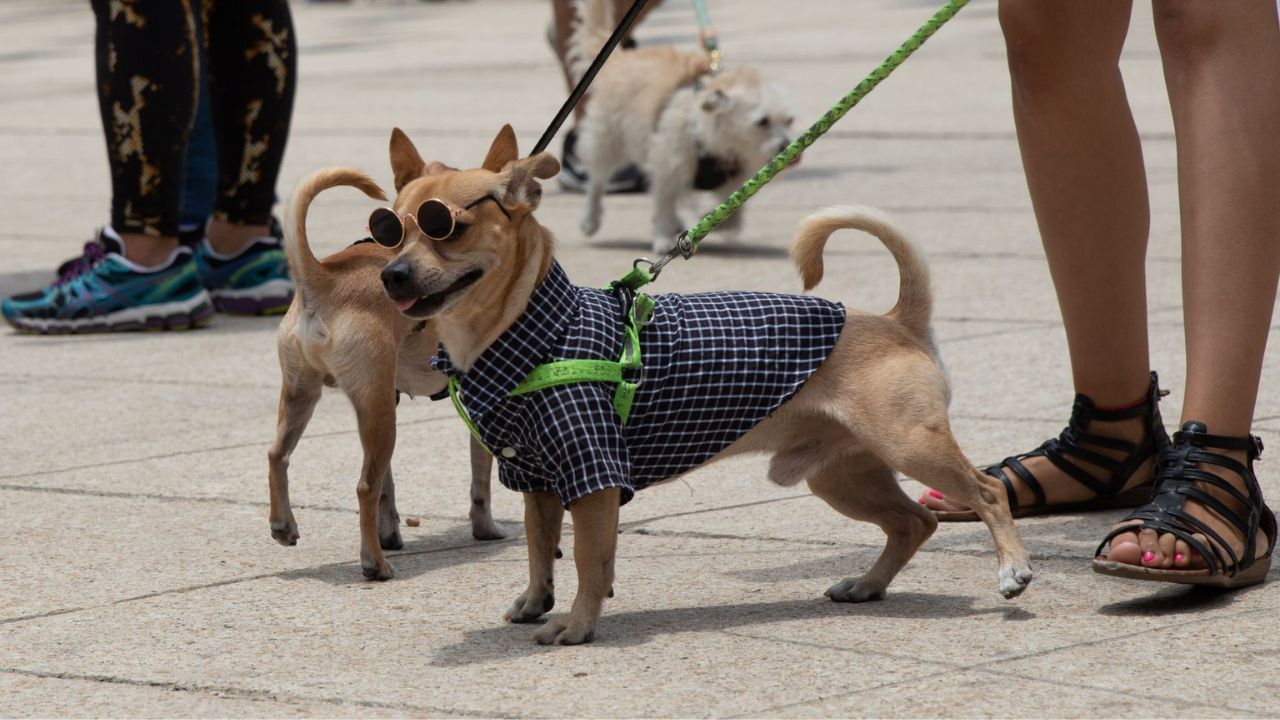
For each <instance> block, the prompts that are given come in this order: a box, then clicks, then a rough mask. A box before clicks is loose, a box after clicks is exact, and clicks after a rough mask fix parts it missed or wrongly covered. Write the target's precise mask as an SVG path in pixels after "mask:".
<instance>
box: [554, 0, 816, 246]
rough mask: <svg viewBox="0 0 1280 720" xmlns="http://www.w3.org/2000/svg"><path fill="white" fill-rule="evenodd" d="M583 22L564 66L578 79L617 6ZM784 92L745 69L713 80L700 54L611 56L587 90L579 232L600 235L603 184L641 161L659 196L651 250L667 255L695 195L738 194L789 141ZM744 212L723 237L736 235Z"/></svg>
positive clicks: (667, 50)
mask: <svg viewBox="0 0 1280 720" xmlns="http://www.w3.org/2000/svg"><path fill="white" fill-rule="evenodd" d="M576 6H577V10H578V14H579V17H580V18H581V22H580V23H579V25H578V27H577V29H576V30H575V31H574V33H573V35H572V36H571V37H570V40H569V44H570V46H569V52H568V61H569V65H570V71H571V72H572V74H573V75H574V77H575V78H578V77H581V76H582V73H583V72H585V71H586V69H587V67H588V66H589V65H590V63H591V59H592V58H593V57H594V56H595V53H596V52H597V51H598V50H599V48H600V47H601V46H603V45H604V41H605V39H606V38H607V37H608V35H609V32H610V31H611V30H612V29H613V25H614V18H613V3H612V2H610V1H609V0H580V1H579V2H578V3H576ZM792 121H793V116H792V113H791V109H790V104H789V102H788V99H787V97H786V95H785V93H784V92H783V91H782V90H781V89H780V88H778V87H777V86H775V85H772V84H769V83H766V82H764V81H763V80H762V79H761V77H760V74H759V72H757V71H756V70H755V69H753V68H749V67H734V68H727V69H723V70H721V71H720V72H717V73H712V72H711V68H710V63H709V61H708V59H707V57H706V56H705V54H704V53H702V52H692V53H686V52H680V51H677V50H676V49H675V48H672V47H667V46H656V47H642V48H637V49H635V50H627V51H624V52H619V53H616V54H615V55H613V57H612V58H610V60H609V62H608V63H606V64H605V66H604V68H603V69H602V70H601V71H600V74H599V76H598V77H596V79H595V82H594V83H593V84H592V86H591V93H590V95H589V96H588V101H587V106H586V111H585V114H584V116H583V118H582V122H581V124H580V125H579V127H578V137H579V140H578V155H579V157H581V158H582V161H583V165H584V166H585V168H586V170H587V174H588V176H589V178H590V179H589V183H588V187H587V206H586V209H585V211H584V213H583V216H582V224H581V227H582V232H583V233H585V234H586V235H588V236H590V235H594V234H595V232H596V231H597V230H599V229H600V219H601V215H602V214H603V208H602V206H601V199H602V196H603V194H604V184H605V181H606V180H607V179H608V178H609V177H610V176H611V175H612V174H613V173H614V171H616V170H618V169H619V168H621V167H623V166H625V165H627V164H628V163H636V164H638V165H640V166H641V167H642V168H644V170H645V172H646V173H647V174H648V176H649V182H650V187H651V192H652V194H653V249H654V251H655V252H661V251H664V250H666V249H668V248H670V247H671V245H672V243H673V241H674V240H675V238H676V236H677V235H678V234H679V233H680V232H681V231H682V230H684V229H685V227H686V226H685V225H684V224H683V223H682V222H681V221H680V218H679V217H678V215H677V212H676V209H677V206H678V204H679V202H680V200H681V199H682V198H684V197H686V196H688V195H691V194H692V193H693V192H694V191H696V190H717V189H721V188H724V189H732V188H735V187H736V186H738V185H740V184H741V183H742V182H743V181H745V180H746V179H747V178H748V177H750V176H751V175H752V174H753V173H755V172H756V171H757V170H759V169H760V167H761V166H763V165H764V164H765V163H766V162H768V160H769V158H771V157H773V156H774V155H775V154H776V153H778V151H780V150H782V148H784V147H786V145H787V144H788V143H789V142H790V141H791V138H790V128H791V124H792ZM741 219H742V210H741V209H740V210H738V212H737V213H735V214H734V215H733V216H732V217H731V218H730V219H729V221H727V222H726V223H724V224H723V225H721V226H720V227H721V229H723V230H726V231H728V232H729V234H730V236H731V237H733V236H736V235H737V234H738V232H739V228H740V223H741Z"/></svg>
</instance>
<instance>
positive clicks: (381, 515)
mask: <svg viewBox="0 0 1280 720" xmlns="http://www.w3.org/2000/svg"><path fill="white" fill-rule="evenodd" d="M378 545H379V546H381V547H382V549H383V550H399V549H400V548H402V547H404V539H403V538H401V537H400V511H399V510H397V509H396V481H395V478H393V477H391V466H390V465H388V466H387V475H386V477H384V478H382V497H380V498H379V499H378Z"/></svg>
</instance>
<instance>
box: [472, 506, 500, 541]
mask: <svg viewBox="0 0 1280 720" xmlns="http://www.w3.org/2000/svg"><path fill="white" fill-rule="evenodd" d="M506 536H507V534H506V533H505V532H503V530H502V528H501V527H499V526H498V523H496V522H494V521H493V515H490V514H489V513H488V512H476V511H475V510H474V508H473V509H472V513H471V537H473V538H475V539H476V540H501V539H503V538H505V537H506Z"/></svg>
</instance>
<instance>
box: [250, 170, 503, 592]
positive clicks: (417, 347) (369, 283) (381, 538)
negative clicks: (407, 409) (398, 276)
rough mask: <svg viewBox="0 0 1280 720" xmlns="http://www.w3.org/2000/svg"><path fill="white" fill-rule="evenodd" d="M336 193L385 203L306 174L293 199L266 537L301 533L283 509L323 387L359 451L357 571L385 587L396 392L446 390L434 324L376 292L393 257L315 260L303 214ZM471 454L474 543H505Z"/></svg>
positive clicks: (354, 178)
mask: <svg viewBox="0 0 1280 720" xmlns="http://www.w3.org/2000/svg"><path fill="white" fill-rule="evenodd" d="M339 186H351V187H355V188H358V189H359V190H360V191H361V192H363V193H364V194H366V195H368V196H369V197H371V198H375V199H379V200H385V199H386V196H385V195H384V194H383V192H382V190H381V189H380V188H379V187H378V186H377V185H376V184H375V183H374V182H373V180H371V179H370V178H369V177H368V176H367V175H365V174H364V173H362V172H360V171H358V170H353V169H350V168H341V167H340V168H330V169H325V170H319V171H316V172H314V173H312V174H311V175H310V176H308V177H307V178H306V179H305V180H303V181H302V182H301V183H299V184H298V187H297V189H296V190H295V191H294V194H293V200H292V203H291V212H290V213H289V215H288V218H289V220H290V223H289V226H288V228H287V232H286V233H285V252H286V253H287V255H288V258H289V269H290V270H291V271H292V273H293V279H294V281H295V283H296V284H297V292H296V294H295V296H294V299H293V304H292V305H291V306H290V307H289V311H288V312H287V313H286V314H285V316H284V318H283V319H282V320H281V322H280V327H279V330H278V331H277V333H276V342H277V348H278V351H279V358H280V370H281V373H282V375H283V383H282V385H281V388H280V414H279V420H278V422H277V424H276V441H275V444H274V445H273V446H272V447H271V450H270V452H269V453H268V456H267V457H268V460H269V463H270V465H269V470H270V472H269V477H270V488H271V514H270V523H271V536H272V537H274V538H275V539H276V540H277V541H278V542H279V543H280V544H281V545H296V544H297V542H298V537H299V535H298V523H297V521H296V520H294V517H293V509H292V508H291V507H290V504H289V476H288V468H289V456H290V455H291V454H292V453H293V449H294V448H295V447H296V446H297V444H298V439H299V438H301V437H302V433H303V431H304V430H306V427H307V422H308V421H309V420H310V419H311V413H312V411H313V410H314V409H315V406H316V403H317V402H318V401H319V400H320V391H321V387H322V386H325V385H327V386H329V387H338V388H341V389H342V391H343V392H344V393H346V395H347V398H348V399H349V400H350V401H351V404H352V405H353V406H354V407H355V411H356V420H357V422H358V423H359V426H360V443H361V445H363V447H364V465H363V468H362V469H361V472H360V480H359V483H358V484H357V485H356V495H357V497H358V498H359V501H360V566H361V569H362V571H363V572H364V575H365V577H367V578H369V579H372V580H387V579H389V578H391V577H392V575H393V570H392V568H391V565H390V564H389V563H388V562H387V560H386V558H385V557H383V554H382V550H383V549H384V548H385V549H388V550H398V549H400V548H401V547H403V545H404V543H403V541H402V540H401V538H400V515H399V514H398V513H397V511H396V500H395V498H396V496H395V482H394V480H393V479H392V477H391V454H392V451H393V450H394V449H395V443H396V399H397V391H399V392H402V393H405V394H407V395H410V396H415V397H416V396H422V395H432V394H434V393H437V392H440V391H441V390H443V389H444V387H445V377H444V376H443V375H442V374H440V373H438V372H435V371H434V370H432V369H431V367H430V365H429V361H430V359H431V356H432V355H433V354H434V353H435V351H436V346H437V345H438V342H439V341H438V339H437V337H436V333H435V328H434V327H433V324H432V323H428V322H423V321H418V320H410V319H409V318H406V317H405V316H404V315H401V314H400V313H398V312H396V309H395V307H393V306H392V305H391V303H389V302H387V297H386V294H385V293H383V291H382V287H381V283H380V282H379V280H378V274H379V273H380V272H381V271H382V268H383V266H384V265H386V264H387V262H388V261H389V260H390V259H391V258H392V257H393V256H394V255H395V251H394V250H390V249H387V248H384V247H382V246H380V245H378V244H377V243H373V242H364V243H357V244H355V245H352V246H350V247H347V248H345V249H343V250H341V251H339V252H337V253H334V254H333V255H330V256H329V257H327V258H325V259H324V260H318V259H316V257H315V255H314V254H312V252H311V246H310V245H309V244H308V242H307V230H306V221H307V209H308V208H309V207H310V206H311V202H312V200H314V199H315V197H316V195H318V194H319V193H320V192H321V191H323V190H326V189H328V188H332V187H339ZM471 445H472V447H471V509H470V518H471V534H472V535H473V536H474V537H475V538H476V539H477V540H495V539H498V538H501V537H504V535H503V533H502V531H501V530H499V529H498V526H497V524H495V523H494V521H493V511H492V509H491V507H490V502H489V482H490V480H489V478H490V469H491V466H492V463H493V460H492V457H491V456H490V455H489V454H488V453H487V452H485V450H484V448H483V447H482V446H480V445H479V444H478V443H476V442H475V441H474V440H472V443H471Z"/></svg>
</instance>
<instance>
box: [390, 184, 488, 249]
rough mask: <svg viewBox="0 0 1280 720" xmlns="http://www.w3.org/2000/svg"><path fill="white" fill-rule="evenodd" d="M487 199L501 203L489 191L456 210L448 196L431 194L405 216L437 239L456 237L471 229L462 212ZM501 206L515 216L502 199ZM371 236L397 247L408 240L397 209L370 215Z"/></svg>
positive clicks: (429, 235)
mask: <svg viewBox="0 0 1280 720" xmlns="http://www.w3.org/2000/svg"><path fill="white" fill-rule="evenodd" d="M485 200H493V201H494V202H495V203H498V201H497V198H495V197H493V196H492V195H485V196H484V197H481V198H479V199H477V200H475V201H473V202H471V203H468V204H467V205H464V206H463V207H462V209H461V210H454V209H453V208H452V207H450V206H449V204H448V203H446V202H445V201H444V200H441V199H440V198H431V199H430V200H424V201H423V202H422V204H421V205H419V206H418V212H416V213H413V214H412V215H405V217H412V218H413V221H414V222H415V223H417V225H418V229H419V230H421V231H422V234H423V235H426V236H427V237H428V238H430V239H432V240H435V241H436V242H440V241H443V240H452V239H454V238H457V237H458V236H460V235H462V232H463V231H464V230H466V229H467V225H466V224H465V223H460V222H458V215H460V214H461V213H462V212H464V211H466V210H470V209H471V208H473V207H475V206H477V205H479V204H480V203H482V202H484V201H485ZM498 209H499V210H501V211H502V214H503V215H506V216H507V219H510V218H511V215H510V214H508V213H507V210H506V208H504V207H502V203H498ZM369 236H370V237H372V238H373V240H374V242H376V243H378V244H379V245H382V246H383V247H389V248H393V247H397V246H398V245H400V243H402V242H404V236H405V225H404V221H403V220H402V219H401V216H400V214H399V213H397V212H396V211H395V210H392V209H391V208H378V209H377V210H374V211H373V212H372V213H371V214H370V215H369Z"/></svg>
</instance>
